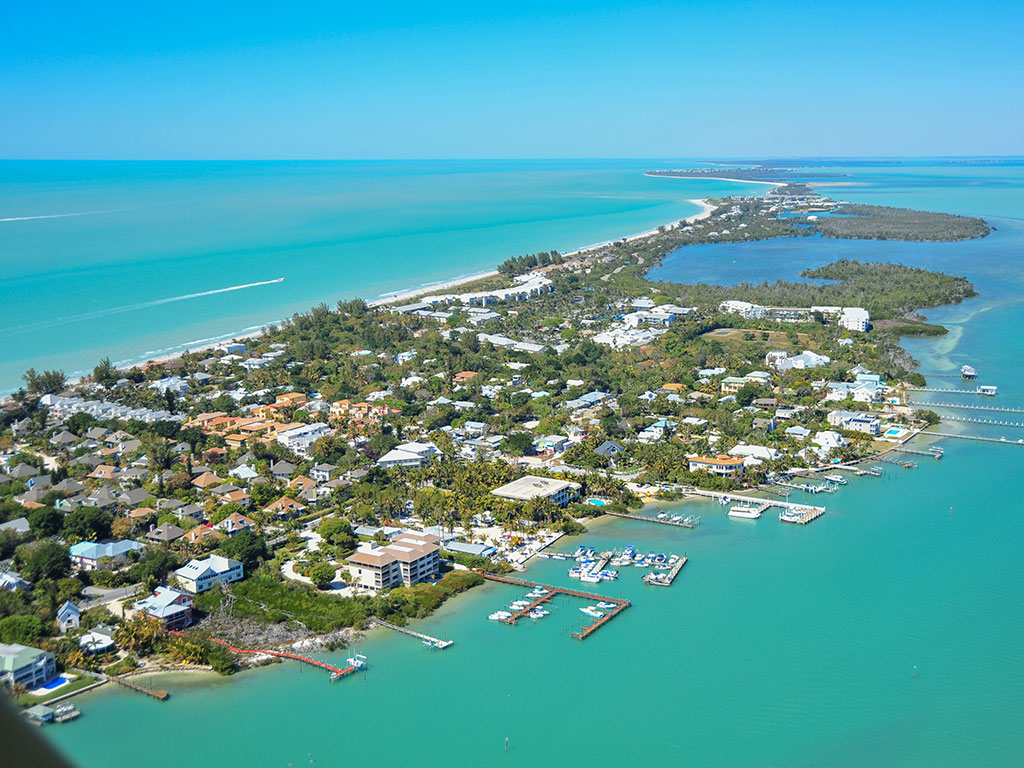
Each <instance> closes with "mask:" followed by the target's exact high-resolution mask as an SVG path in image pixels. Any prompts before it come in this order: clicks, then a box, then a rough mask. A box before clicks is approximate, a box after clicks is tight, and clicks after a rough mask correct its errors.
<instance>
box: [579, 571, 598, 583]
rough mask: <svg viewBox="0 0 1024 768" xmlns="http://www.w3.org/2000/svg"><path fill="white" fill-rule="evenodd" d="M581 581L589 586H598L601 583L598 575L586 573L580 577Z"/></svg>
mask: <svg viewBox="0 0 1024 768" xmlns="http://www.w3.org/2000/svg"><path fill="white" fill-rule="evenodd" d="M580 581H584V582H586V583H587V584H597V583H599V582H600V581H601V577H600V576H599V575H598V574H596V573H584V574H583V575H582V576H580Z"/></svg>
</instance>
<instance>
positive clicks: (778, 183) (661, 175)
mask: <svg viewBox="0 0 1024 768" xmlns="http://www.w3.org/2000/svg"><path fill="white" fill-rule="evenodd" d="M644 176H647V177H648V178H651V179H698V180H700V179H706V180H707V181H732V182H735V183H737V184H767V185H768V186H770V187H784V186H786V185H787V184H789V183H790V182H787V181H754V180H753V179H730V178H729V177H727V176H671V175H669V174H667V173H651V172H650V171H647V172H646V173H644ZM691 202H692V201H691Z"/></svg>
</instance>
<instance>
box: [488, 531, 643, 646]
mask: <svg viewBox="0 0 1024 768" xmlns="http://www.w3.org/2000/svg"><path fill="white" fill-rule="evenodd" d="M659 522H660V521H659ZM476 573H478V574H480V575H481V576H483V577H484V578H485V579H487V580H488V581H498V582H501V583H502V584H513V585H515V586H517V587H529V588H530V589H543V590H544V591H545V594H544V595H543V596H542V597H538V598H536V599H535V600H534V601H533V602H532V603H531V604H530V605H529V606H527V607H526V608H523V609H522V610H520V611H516V612H515V613H514V614H512V615H511V616H510V617H509V618H507V619H505V623H506V624H515V623H517V621H518V620H519V619H520V618H522V617H523V616H525V615H526V614H527V613H529V612H530V611H532V610H533V609H534V608H536V607H537V606H539V605H541V604H542V603H545V602H547V601H548V600H551V599H552V598H554V597H556V596H558V595H571V596H573V597H582V598H583V599H584V600H593V601H595V602H606V603H615V608H613V609H612V610H610V611H608V612H607V613H605V615H604V616H603V617H602V618H600V619H598V620H597V621H596V622H594V623H593V624H591V625H590V626H587V627H584V628H583V629H581V630H580V631H579V632H573V633H572V636H573V637H575V638H576V639H577V640H585V639H586V638H587V637H588V636H589V635H590V634H591V633H593V632H595V631H597V629H598V627H602V626H604V625H605V624H607V623H608V622H609V621H611V620H612V619H614V618H615V617H616V616H618V615H619V614H620V613H622V612H623V611H624V610H626V609H627V608H628V607H629V606H630V605H631V603H630V602H629V600H623V599H622V598H618V597H604V596H603V595H595V594H591V593H590V592H581V591H580V590H578V589H568V588H566V587H552V586H550V585H548V584H538V583H536V582H533V581H525V580H524V579H513V578H510V577H508V576H499V575H497V574H495V573H487V572H486V571H476Z"/></svg>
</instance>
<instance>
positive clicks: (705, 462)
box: [690, 454, 744, 477]
mask: <svg viewBox="0 0 1024 768" xmlns="http://www.w3.org/2000/svg"><path fill="white" fill-rule="evenodd" d="M743 463H744V461H743V459H742V458H740V457H739V456H728V455H724V454H723V455H719V456H694V457H693V458H691V459H690V471H691V472H707V473H709V474H712V475H721V476H723V477H738V476H741V475H742V474H743Z"/></svg>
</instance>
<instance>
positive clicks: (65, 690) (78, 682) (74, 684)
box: [18, 675, 96, 707]
mask: <svg viewBox="0 0 1024 768" xmlns="http://www.w3.org/2000/svg"><path fill="white" fill-rule="evenodd" d="M95 682H96V678H95V677H93V676H92V675H78V677H77V678H75V679H74V680H72V681H71V682H70V683H68V684H67V685H62V686H61V687H60V688H57V689H55V690H53V691H51V692H49V693H47V694H46V695H45V696H33V695H32V694H31V693H24V694H22V695H21V696H19V697H18V704H20V705H21V706H23V707H31V706H35V705H36V704H45V703H46V702H48V701H50V699H56V698H57V697H58V696H66V695H67V694H69V693H74V692H75V691H80V690H82V689H83V688H88V687H89V686H90V685H92V684H93V683H95Z"/></svg>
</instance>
